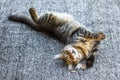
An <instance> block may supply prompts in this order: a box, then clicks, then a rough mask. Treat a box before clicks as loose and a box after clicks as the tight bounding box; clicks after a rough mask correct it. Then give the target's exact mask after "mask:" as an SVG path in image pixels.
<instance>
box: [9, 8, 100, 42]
mask: <svg viewBox="0 0 120 80" xmlns="http://www.w3.org/2000/svg"><path fill="white" fill-rule="evenodd" d="M29 12H30V15H31V17H32V20H31V19H29V18H28V17H26V16H23V15H22V16H20V15H11V16H9V20H12V21H16V22H21V23H24V24H26V25H28V26H30V27H31V28H33V29H35V30H37V31H44V32H47V33H48V34H50V35H52V36H53V37H55V38H57V39H58V40H60V41H61V42H62V43H64V44H68V43H73V42H74V41H76V38H78V37H79V38H82V37H84V38H96V37H98V36H99V33H93V32H92V31H89V30H88V29H87V28H86V27H85V26H84V25H81V24H80V23H79V22H78V21H76V20H74V18H73V16H72V15H69V14H66V13H56V12H46V13H42V14H41V15H40V16H38V14H37V11H36V10H35V9H34V8H30V9H29ZM81 40H83V39H81Z"/></svg>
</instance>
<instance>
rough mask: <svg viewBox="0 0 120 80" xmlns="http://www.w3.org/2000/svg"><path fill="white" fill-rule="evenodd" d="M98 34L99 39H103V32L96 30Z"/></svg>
mask: <svg viewBox="0 0 120 80" xmlns="http://www.w3.org/2000/svg"><path fill="white" fill-rule="evenodd" d="M98 35H99V39H100V40H103V39H105V37H106V36H105V34H104V33H103V32H101V31H100V32H98Z"/></svg>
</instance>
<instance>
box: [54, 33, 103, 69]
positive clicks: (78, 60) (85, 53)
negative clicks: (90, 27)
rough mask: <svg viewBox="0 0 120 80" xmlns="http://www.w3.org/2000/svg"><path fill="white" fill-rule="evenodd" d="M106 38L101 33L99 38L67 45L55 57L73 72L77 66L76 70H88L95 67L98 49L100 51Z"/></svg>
mask: <svg viewBox="0 0 120 80" xmlns="http://www.w3.org/2000/svg"><path fill="white" fill-rule="evenodd" d="M104 38H105V36H104V35H103V34H102V33H99V37H98V38H94V39H91V38H86V39H85V40H86V41H85V42H81V40H80V41H79V40H78V41H76V42H74V43H72V44H68V45H66V46H65V47H64V48H63V49H62V50H61V53H60V54H57V55H55V57H54V59H62V60H64V61H65V62H66V64H67V65H68V69H69V70H72V69H73V66H74V65H76V67H75V68H76V69H87V68H90V67H91V66H93V63H92V62H94V59H95V55H96V53H95V52H96V51H95V50H96V49H98V47H99V44H100V42H101V40H103V39H104ZM83 60H86V64H83V63H82V61H83Z"/></svg>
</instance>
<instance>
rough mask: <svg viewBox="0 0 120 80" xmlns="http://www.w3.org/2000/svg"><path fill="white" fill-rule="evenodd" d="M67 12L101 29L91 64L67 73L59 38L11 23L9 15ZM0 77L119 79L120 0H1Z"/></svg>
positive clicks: (17, 79)
mask: <svg viewBox="0 0 120 80" xmlns="http://www.w3.org/2000/svg"><path fill="white" fill-rule="evenodd" d="M30 7H35V8H36V9H37V10H38V12H39V13H42V12H46V11H57V12H66V13H69V14H72V15H73V16H74V17H75V19H76V20H78V21H80V22H81V23H83V24H84V25H86V26H87V27H88V28H89V29H91V30H93V31H103V32H104V33H105V34H106V36H107V38H106V39H105V40H104V41H103V42H102V43H101V46H100V51H99V52H98V56H97V58H96V61H95V63H94V67H92V68H90V69H88V70H84V71H83V70H78V72H76V73H70V72H69V71H68V69H67V66H66V65H65V64H64V62H63V61H61V60H53V56H54V55H56V54H58V53H59V51H60V50H61V49H62V48H63V46H64V45H63V44H61V43H60V42H59V41H57V40H55V39H53V38H51V37H49V36H47V35H45V34H43V33H41V32H36V31H34V30H32V29H31V28H29V27H28V26H26V25H24V24H20V23H15V22H10V21H9V20H8V19H7V17H8V16H9V15H11V14H25V15H28V16H29V13H28V9H29V8H30ZM0 80H120V1H119V0H0Z"/></svg>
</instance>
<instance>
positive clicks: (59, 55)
mask: <svg viewBox="0 0 120 80" xmlns="http://www.w3.org/2000/svg"><path fill="white" fill-rule="evenodd" d="M53 59H63V56H62V54H57V55H55V56H54V58H53Z"/></svg>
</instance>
